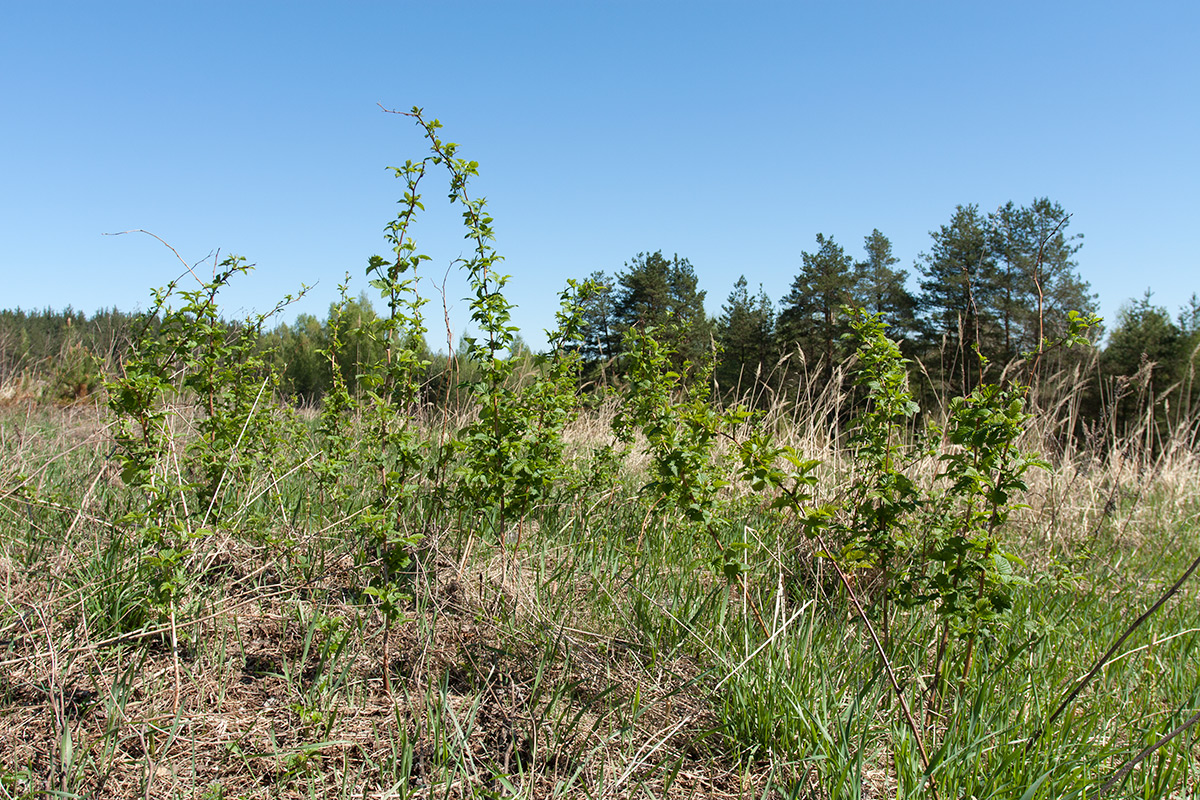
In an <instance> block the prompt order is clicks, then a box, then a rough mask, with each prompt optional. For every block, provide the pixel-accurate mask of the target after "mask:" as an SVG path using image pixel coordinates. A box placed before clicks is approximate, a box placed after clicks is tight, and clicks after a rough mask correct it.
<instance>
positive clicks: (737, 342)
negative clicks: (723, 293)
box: [716, 275, 776, 390]
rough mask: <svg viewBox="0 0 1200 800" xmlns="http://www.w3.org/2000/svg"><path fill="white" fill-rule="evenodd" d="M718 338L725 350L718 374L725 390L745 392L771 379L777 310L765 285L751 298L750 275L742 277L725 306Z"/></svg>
mask: <svg viewBox="0 0 1200 800" xmlns="http://www.w3.org/2000/svg"><path fill="white" fill-rule="evenodd" d="M716 339H717V343H718V344H720V345H721V351H722V352H721V355H720V361H719V363H718V365H717V371H716V377H717V384H718V385H719V386H720V387H722V389H724V390H731V389H734V388H738V389H741V390H745V389H747V388H749V387H750V386H752V385H753V384H754V383H755V382H756V381H765V380H767V378H768V376H769V375H770V373H771V368H772V367H773V366H774V363H775V360H776V359H775V309H774V306H773V304H772V303H771V299H770V298H769V297H768V296H767V293H766V292H765V291H764V290H763V288H762V286H761V285H760V286H759V287H758V295H757V296H756V297H751V296H750V292H749V290H748V288H747V284H746V276H745V275H743V276H741V277H740V278H738V280H737V283H735V284H734V286H733V291H732V292H730V294H729V299H728V300H726V301H725V305H724V306H722V307H721V316H720V318H719V319H718V320H717V327H716Z"/></svg>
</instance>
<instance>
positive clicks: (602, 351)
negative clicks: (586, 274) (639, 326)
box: [579, 270, 620, 380]
mask: <svg viewBox="0 0 1200 800" xmlns="http://www.w3.org/2000/svg"><path fill="white" fill-rule="evenodd" d="M589 280H591V281H593V282H594V283H595V284H596V287H597V291H596V292H595V293H594V294H592V295H590V296H589V297H588V298H587V299H586V300H585V301H584V307H583V326H582V329H581V331H580V340H581V342H582V344H581V345H580V347H579V355H580V358H582V359H583V377H584V379H585V380H596V379H603V378H604V376H605V373H606V371H607V364H608V362H609V361H611V360H612V358H613V357H614V356H615V355H616V354H617V352H618V351H619V349H620V339H619V337H618V336H617V333H616V318H615V316H614V314H615V311H616V309H615V305H614V298H613V280H612V278H610V277H609V276H608V275H606V274H605V273H604V272H603V271H601V270H597V271H596V272H593V273H592V274H591V276H590V278H589Z"/></svg>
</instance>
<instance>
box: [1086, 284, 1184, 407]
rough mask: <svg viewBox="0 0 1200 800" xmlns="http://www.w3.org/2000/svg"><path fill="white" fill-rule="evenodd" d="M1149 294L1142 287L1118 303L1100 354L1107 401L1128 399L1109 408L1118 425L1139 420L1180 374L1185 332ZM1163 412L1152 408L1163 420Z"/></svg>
mask: <svg viewBox="0 0 1200 800" xmlns="http://www.w3.org/2000/svg"><path fill="white" fill-rule="evenodd" d="M1150 298H1151V293H1150V291H1149V290H1146V294H1145V295H1144V296H1143V297H1142V298H1141V299H1139V300H1134V301H1131V302H1129V303H1127V304H1125V305H1123V306H1122V307H1121V309H1120V311H1118V312H1117V320H1116V326H1115V327H1114V328H1113V331H1112V333H1111V334H1110V335H1109V338H1108V344H1107V345H1106V346H1105V348H1104V352H1103V353H1101V355H1100V368H1101V373H1102V375H1104V380H1105V381H1106V383H1107V385H1108V389H1107V391H1106V394H1107V395H1108V397H1109V403H1110V404H1116V403H1118V402H1119V401H1121V400H1122V399H1123V398H1128V399H1126V400H1125V402H1123V403H1119V405H1118V406H1117V408H1115V409H1114V411H1113V414H1114V418H1115V420H1116V422H1117V425H1118V427H1121V426H1123V425H1125V424H1128V423H1129V422H1131V421H1140V420H1141V419H1143V414H1144V410H1145V406H1146V405H1147V404H1157V401H1158V400H1159V399H1160V398H1161V397H1162V396H1163V394H1164V392H1166V391H1167V390H1168V389H1169V388H1170V387H1171V386H1172V385H1173V384H1174V383H1175V382H1176V381H1178V380H1179V379H1181V378H1182V377H1184V375H1183V374H1182V373H1183V371H1184V368H1185V363H1186V361H1187V358H1186V356H1185V350H1184V348H1185V347H1186V343H1187V340H1186V337H1184V336H1183V333H1182V331H1180V329H1179V327H1178V326H1177V325H1176V324H1175V322H1174V320H1172V319H1171V316H1170V314H1168V313H1167V310H1166V309H1165V308H1162V307H1161V306H1156V305H1154V304H1153V303H1152V302H1151V300H1150ZM1131 395H1132V396H1131ZM1164 411H1165V409H1162V408H1159V409H1157V410H1156V413H1155V418H1156V419H1158V420H1160V421H1164V417H1163V412H1164Z"/></svg>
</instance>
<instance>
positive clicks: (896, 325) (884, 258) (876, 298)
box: [854, 228, 919, 338]
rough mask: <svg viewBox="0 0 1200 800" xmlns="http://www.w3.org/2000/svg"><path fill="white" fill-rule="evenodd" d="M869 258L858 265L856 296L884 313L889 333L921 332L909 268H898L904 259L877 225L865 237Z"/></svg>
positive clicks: (863, 304)
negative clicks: (911, 290)
mask: <svg viewBox="0 0 1200 800" xmlns="http://www.w3.org/2000/svg"><path fill="white" fill-rule="evenodd" d="M863 249H864V250H865V251H866V258H865V259H863V260H862V261H859V262H858V263H857V264H855V265H854V270H855V300H856V302H857V304H858V305H860V306H861V307H862V308H864V309H866V310H867V311H869V312H870V313H872V314H881V315H882V317H883V321H884V322H886V323H887V325H888V327H889V336H891V337H896V336H899V337H902V338H909V337H912V336H915V335H916V334H917V332H918V328H919V326H918V324H917V317H916V313H917V298H916V297H914V296H913V294H912V292H910V291H909V290H908V288H907V287H906V286H905V283H906V281H907V280H908V272H907V271H906V270H900V269H895V265H896V264H899V263H900V259H898V258H896V257H895V256H894V255H893V254H892V243H891V241H890V240H889V239H888V238H887V237H886V236H884V235H883V234H882V233H880V232H879V229H878V228H875V229H874V230H873V231H871V233H870V234H869V235H867V236H865V237H864V238H863Z"/></svg>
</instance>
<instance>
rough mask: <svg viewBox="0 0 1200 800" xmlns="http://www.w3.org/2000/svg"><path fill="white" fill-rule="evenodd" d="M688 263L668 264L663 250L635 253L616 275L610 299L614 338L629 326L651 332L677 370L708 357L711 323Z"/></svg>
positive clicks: (675, 260) (675, 258)
mask: <svg viewBox="0 0 1200 800" xmlns="http://www.w3.org/2000/svg"><path fill="white" fill-rule="evenodd" d="M698 283H699V282H698V280H697V278H696V272H695V270H694V269H692V265H691V264H690V263H688V260H687V259H686V258H680V257H679V256H678V255H676V256H673V257H672V258H671V260H669V261H668V260H667V259H666V258H665V257H664V256H663V254H662V251H661V250H659V251H657V252H654V253H650V254H646V253H638V254H637V255H636V256H635V257H634V258H633V260H632V261H630V262H627V263H626V264H625V271H624V272H622V273H620V274H619V275H618V276H617V284H618V288H617V290H616V292H615V295H614V298H613V319H614V321H615V326H614V327H615V330H614V333H616V334H620V335H624V333H625V331H627V330H628V329H629V328H630V327H632V326H634V325H637V326H639V327H641V328H654V329H655V330H656V331H657V333H656V336H657V338H658V339H659V340H660V341H662V342H663V343H665V344H666V345H667V346H668V347H670V348H671V349H672V350H673V351H674V352H675V353H676V356H675V366H676V367H679V368H682V366H683V364H684V363H686V362H691V363H693V364H698V363H701V361H702V360H703V359H705V358H708V353H709V348H710V346H711V341H712V321H711V320H710V319H709V318H708V315H707V314H706V313H705V311H704V295H705V292H703V291H702V290H700V289H699V287H698Z"/></svg>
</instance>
